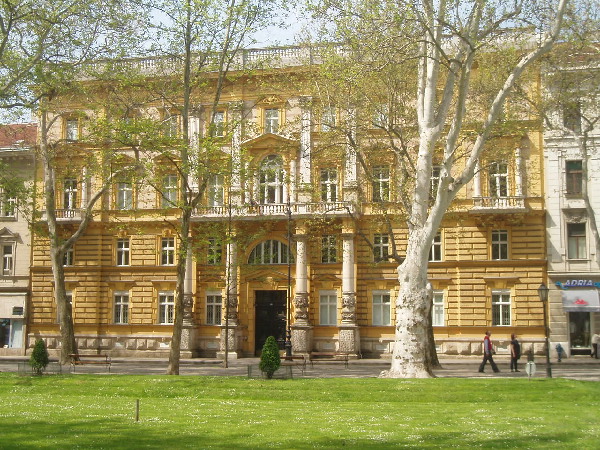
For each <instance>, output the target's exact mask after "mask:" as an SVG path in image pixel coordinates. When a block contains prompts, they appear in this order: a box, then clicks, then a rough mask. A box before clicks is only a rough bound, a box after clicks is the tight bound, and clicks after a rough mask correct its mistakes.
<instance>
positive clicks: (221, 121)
mask: <svg viewBox="0 0 600 450" xmlns="http://www.w3.org/2000/svg"><path fill="white" fill-rule="evenodd" d="M210 133H211V134H210V135H211V136H212V137H223V136H225V111H216V112H215V115H214V116H213V121H212V127H211V131H210Z"/></svg>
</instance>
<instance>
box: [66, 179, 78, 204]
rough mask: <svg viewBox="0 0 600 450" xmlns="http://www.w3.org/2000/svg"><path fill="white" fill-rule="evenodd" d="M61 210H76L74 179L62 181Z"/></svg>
mask: <svg viewBox="0 0 600 450" xmlns="http://www.w3.org/2000/svg"><path fill="white" fill-rule="evenodd" d="M63 191H64V193H63V208H64V209H76V208H77V180H76V179H75V178H65V179H64V181H63Z"/></svg>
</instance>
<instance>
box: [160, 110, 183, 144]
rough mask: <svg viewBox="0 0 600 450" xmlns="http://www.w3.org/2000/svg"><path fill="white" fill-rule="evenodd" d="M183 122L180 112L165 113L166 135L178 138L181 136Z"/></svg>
mask: <svg viewBox="0 0 600 450" xmlns="http://www.w3.org/2000/svg"><path fill="white" fill-rule="evenodd" d="M180 123H181V115H180V114H169V113H167V114H166V115H165V118H164V121H163V126H164V134H165V136H166V137H170V138H176V137H178V136H179V124H180Z"/></svg>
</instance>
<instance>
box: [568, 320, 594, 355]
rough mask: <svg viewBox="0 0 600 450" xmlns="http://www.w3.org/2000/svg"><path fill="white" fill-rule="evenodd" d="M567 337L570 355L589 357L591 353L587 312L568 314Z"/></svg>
mask: <svg viewBox="0 0 600 450" xmlns="http://www.w3.org/2000/svg"><path fill="white" fill-rule="evenodd" d="M569 335H570V336H569V338H570V341H571V355H589V354H590V353H591V352H592V347H591V341H590V313H589V312H570V313H569Z"/></svg>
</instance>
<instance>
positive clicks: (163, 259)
mask: <svg viewBox="0 0 600 450" xmlns="http://www.w3.org/2000/svg"><path fill="white" fill-rule="evenodd" d="M160 247H161V248H160V264H161V265H162V266H172V265H174V264H175V238H162V239H161V241H160Z"/></svg>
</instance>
